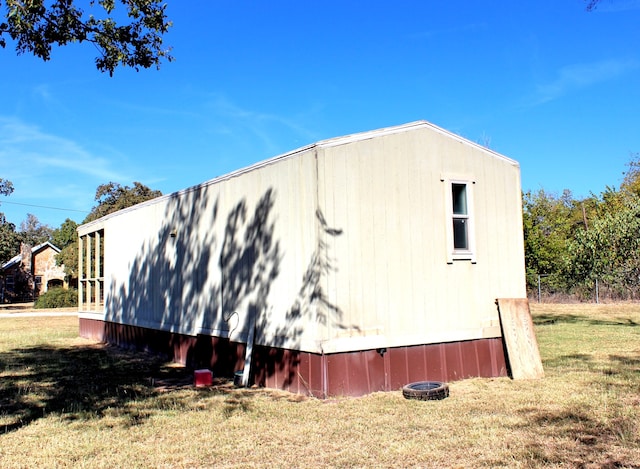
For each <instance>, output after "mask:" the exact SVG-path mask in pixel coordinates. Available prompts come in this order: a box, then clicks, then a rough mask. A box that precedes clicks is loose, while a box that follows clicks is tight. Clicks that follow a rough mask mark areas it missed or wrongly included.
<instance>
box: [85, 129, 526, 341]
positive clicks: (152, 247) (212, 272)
mask: <svg viewBox="0 0 640 469" xmlns="http://www.w3.org/2000/svg"><path fill="white" fill-rule="evenodd" d="M447 178H464V179H465V180H468V181H470V182H473V184H471V185H470V189H471V190H472V191H473V204H474V207H473V208H474V211H473V216H474V221H475V230H474V231H475V233H474V235H475V241H476V258H475V260H476V261H477V262H476V263H472V262H470V261H462V260H456V261H453V262H449V263H448V262H447V260H448V256H447V251H446V250H447V244H448V242H447V233H448V224H449V223H451V220H450V219H449V213H448V212H449V210H450V209H449V208H448V207H447V205H446V194H447V191H448V190H450V189H449V188H448V186H447V184H449V182H448V179H447ZM521 210H522V209H521V201H520V179H519V168H518V166H517V164H515V163H514V162H513V161H511V160H508V159H506V158H504V157H501V156H499V155H497V154H495V153H493V152H491V151H488V150H485V149H482V148H480V147H479V146H477V145H475V144H471V143H470V142H466V141H464V140H463V139H460V138H458V137H454V136H452V135H451V134H448V133H446V132H444V131H442V130H440V129H437V128H435V127H433V126H431V125H429V124H419V125H410V126H406V127H402V128H398V129H395V130H393V131H390V132H386V131H380V132H372V133H369V134H364V135H362V136H355V137H346V138H342V139H336V140H331V141H326V142H320V143H319V144H317V145H316V146H313V147H309V148H306V149H303V150H301V151H299V152H297V153H291V154H289V155H285V156H283V157H279V158H275V159H273V160H270V161H268V162H265V163H262V164H259V165H256V166H255V167H253V168H249V169H247V170H243V171H239V172H237V173H234V174H231V175H229V176H226V177H222V178H219V179H217V180H213V181H210V182H209V183H205V184H203V185H201V186H197V187H195V188H191V189H188V190H185V191H182V192H179V193H176V194H172V195H170V196H165V197H162V198H160V199H157V200H155V201H153V202H148V203H145V204H142V205H140V206H138V207H134V208H131V209H128V210H124V211H122V212H119V213H117V214H113V215H111V216H108V217H106V218H105V219H103V220H102V221H101V222H100V226H101V227H104V230H105V287H106V297H105V300H106V310H107V313H106V317H107V319H109V320H113V321H117V322H122V323H126V324H134V325H140V326H144V327H152V328H158V329H165V330H171V331H175V332H180V333H184V334H192V335H194V334H198V333H204V334H213V335H221V336H228V337H230V338H231V339H232V340H238V341H244V340H246V337H247V336H248V328H249V327H250V324H251V317H250V315H251V314H253V313H256V314H257V316H256V317H257V324H258V334H257V336H256V337H257V342H258V343H261V344H265V345H272V346H277V347H283V348H291V349H298V350H304V351H310V352H317V353H320V352H336V351H348V350H357V349H371V348H377V347H391V346H400V345H411V344H424V343H435V342H443V341H453V340H466V339H475V338H482V337H495V336H496V335H497V334H499V329H498V328H497V325H498V322H497V319H498V318H497V309H496V307H495V304H494V301H495V299H496V298H498V297H524V296H525V283H524V259H523V256H524V249H523V241H522V213H521ZM81 230H84V231H87V230H89V231H90V230H91V226H90V225H87V226H85V227H82V228H81ZM172 234H173V235H175V236H172Z"/></svg>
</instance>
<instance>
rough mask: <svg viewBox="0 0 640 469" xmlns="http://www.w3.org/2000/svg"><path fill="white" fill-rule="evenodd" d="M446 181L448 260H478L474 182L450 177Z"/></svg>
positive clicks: (450, 261) (473, 261)
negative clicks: (474, 214) (475, 233)
mask: <svg viewBox="0 0 640 469" xmlns="http://www.w3.org/2000/svg"><path fill="white" fill-rule="evenodd" d="M443 181H444V182H445V191H446V197H445V200H446V204H447V211H446V213H447V214H448V218H449V220H448V221H447V262H448V263H453V261H457V260H467V261H471V262H472V263H475V262H476V256H475V235H474V219H473V182H472V181H469V180H464V179H459V180H458V179H448V180H443Z"/></svg>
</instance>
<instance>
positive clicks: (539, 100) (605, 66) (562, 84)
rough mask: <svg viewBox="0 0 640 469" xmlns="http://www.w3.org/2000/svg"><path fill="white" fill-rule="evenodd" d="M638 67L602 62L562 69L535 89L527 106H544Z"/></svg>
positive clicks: (628, 62) (626, 62)
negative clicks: (550, 79) (552, 78)
mask: <svg viewBox="0 0 640 469" xmlns="http://www.w3.org/2000/svg"><path fill="white" fill-rule="evenodd" d="M639 65H640V64H639V63H638V61H637V60H604V61H601V62H594V63H588V64H574V65H568V66H565V67H562V68H561V69H560V70H558V72H557V76H556V77H555V79H554V80H552V81H550V82H548V83H543V84H540V85H538V86H537V87H536V88H537V89H536V92H535V94H534V96H533V97H532V98H531V99H530V100H529V103H528V104H529V105H539V104H544V103H546V102H549V101H553V100H555V99H558V98H560V97H562V96H564V95H566V94H568V93H571V92H573V91H575V90H578V89H583V88H587V87H590V86H593V85H595V84H598V83H602V82H606V81H609V80H613V79H615V78H617V77H619V76H621V75H624V74H625V73H627V72H629V71H631V70H635V69H637V68H638V66H639Z"/></svg>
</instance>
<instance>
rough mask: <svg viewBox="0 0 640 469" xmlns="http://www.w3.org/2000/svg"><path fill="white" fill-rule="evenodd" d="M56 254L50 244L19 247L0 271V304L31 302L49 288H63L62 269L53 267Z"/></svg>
mask: <svg viewBox="0 0 640 469" xmlns="http://www.w3.org/2000/svg"><path fill="white" fill-rule="evenodd" d="M59 252H60V249H58V248H57V247H56V246H54V245H53V244H51V243H50V242H45V243H42V244H39V245H37V246H34V247H31V246H29V245H27V244H24V243H21V245H20V254H18V255H17V256H14V257H13V258H12V259H11V260H9V261H8V262H6V263H4V264H3V265H2V266H1V267H0V301H1V302H6V303H13V302H18V301H33V300H34V299H36V298H38V296H40V294H42V293H44V292H46V291H47V290H48V289H49V288H52V287H57V286H60V287H62V286H65V285H66V284H65V273H64V266H58V265H56V256H57V254H58V253H59Z"/></svg>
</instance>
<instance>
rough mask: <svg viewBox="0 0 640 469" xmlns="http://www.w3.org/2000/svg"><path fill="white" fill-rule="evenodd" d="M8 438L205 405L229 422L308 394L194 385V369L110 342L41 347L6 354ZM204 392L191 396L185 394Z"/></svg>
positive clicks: (3, 397) (1, 426)
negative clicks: (56, 423)
mask: <svg viewBox="0 0 640 469" xmlns="http://www.w3.org/2000/svg"><path fill="white" fill-rule="evenodd" d="M0 373H2V376H1V377H0V435H2V434H5V433H9V432H12V431H15V430H18V429H20V428H22V427H24V426H27V425H29V424H30V423H32V422H34V421H36V420H38V419H40V418H44V417H46V416H47V415H50V414H55V415H59V416H61V417H62V418H63V419H65V420H67V421H73V420H80V419H84V420H88V419H94V418H102V417H105V416H106V415H107V413H108V414H109V415H111V416H117V417H118V418H120V419H121V420H122V421H123V422H125V424H126V425H130V426H134V425H139V424H141V423H143V422H144V421H145V420H147V419H148V418H149V417H150V416H151V415H152V414H153V412H154V411H162V410H172V411H187V410H190V409H193V408H202V406H203V405H205V404H203V402H202V399H204V398H206V397H211V396H216V395H218V396H223V397H224V400H223V401H222V402H220V401H219V400H216V401H215V402H214V403H213V404H214V405H219V404H221V405H222V407H221V408H220V409H219V410H220V411H222V413H223V415H224V416H226V417H229V416H231V415H233V414H235V413H238V412H247V411H250V410H251V408H252V407H251V400H252V399H253V398H255V397H257V396H262V395H264V396H268V397H269V399H273V400H282V399H286V400H288V401H294V402H298V401H301V400H304V399H305V398H304V396H299V395H292V394H290V393H285V392H282V391H273V390H267V389H238V388H235V387H234V385H233V382H232V380H229V379H227V378H214V380H213V385H212V386H210V387H202V388H195V387H194V386H193V369H191V368H186V367H180V366H176V365H175V364H173V363H169V362H167V361H165V360H164V359H163V357H160V356H157V355H152V354H148V353H142V352H131V351H127V350H122V349H120V348H117V347H110V346H107V345H103V344H96V345H90V346H77V347H53V346H46V345H45V346H38V347H30V348H21V349H13V350H9V351H7V352H3V353H0ZM185 389H197V390H198V391H199V392H198V393H196V394H191V395H184V394H179V393H177V391H181V390H185Z"/></svg>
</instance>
